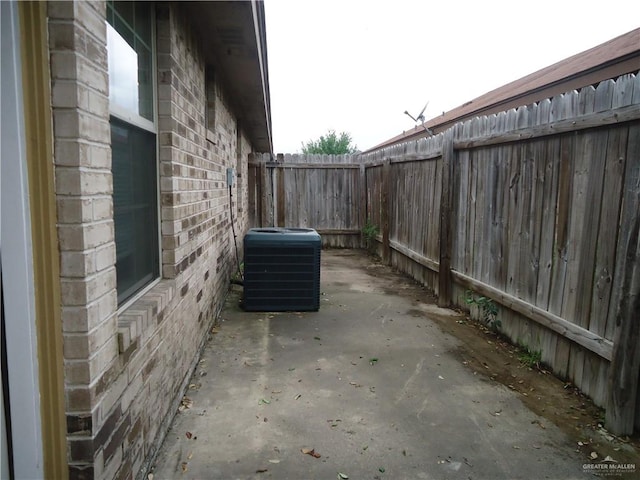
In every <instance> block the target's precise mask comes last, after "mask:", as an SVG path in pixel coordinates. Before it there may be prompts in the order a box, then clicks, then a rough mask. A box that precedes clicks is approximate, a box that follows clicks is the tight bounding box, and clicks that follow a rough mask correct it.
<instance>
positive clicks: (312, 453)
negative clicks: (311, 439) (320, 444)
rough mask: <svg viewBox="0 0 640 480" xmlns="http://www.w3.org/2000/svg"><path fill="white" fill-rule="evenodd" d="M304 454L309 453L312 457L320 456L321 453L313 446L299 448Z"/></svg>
mask: <svg viewBox="0 0 640 480" xmlns="http://www.w3.org/2000/svg"><path fill="white" fill-rule="evenodd" d="M300 451H301V452H302V453H304V454H305V455H311V456H312V457H313V458H320V457H321V455H320V454H319V453H318V452H316V451H315V450H314V449H313V448H303V449H301V450H300Z"/></svg>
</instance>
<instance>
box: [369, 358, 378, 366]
mask: <svg viewBox="0 0 640 480" xmlns="http://www.w3.org/2000/svg"><path fill="white" fill-rule="evenodd" d="M376 363H378V359H377V358H375V357H374V358H370V359H369V365H374V364H376Z"/></svg>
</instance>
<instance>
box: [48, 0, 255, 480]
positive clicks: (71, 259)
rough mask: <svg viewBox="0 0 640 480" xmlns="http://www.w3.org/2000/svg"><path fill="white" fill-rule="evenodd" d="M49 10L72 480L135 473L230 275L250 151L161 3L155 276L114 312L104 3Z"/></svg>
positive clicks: (178, 393)
mask: <svg viewBox="0 0 640 480" xmlns="http://www.w3.org/2000/svg"><path fill="white" fill-rule="evenodd" d="M48 12H49V17H50V18H49V35H50V53H51V71H52V79H51V83H52V92H53V93H52V96H53V99H52V102H53V115H54V119H53V121H54V139H55V145H54V156H55V159H54V161H55V172H56V194H57V205H58V235H59V241H60V250H61V251H60V264H61V275H62V277H61V287H62V317H63V325H64V357H65V391H66V414H67V429H68V431H67V439H68V447H69V448H68V456H69V458H68V461H69V472H70V478H72V479H81V478H105V479H107V478H134V477H136V476H140V475H143V474H144V472H145V471H146V468H147V467H148V461H149V460H150V459H151V458H152V457H153V455H154V454H155V451H156V449H157V448H158V447H159V442H161V440H162V439H163V436H164V434H165V432H166V428H167V426H168V423H169V422H170V420H171V418H172V416H173V414H174V412H175V410H176V408H177V406H178V404H179V402H180V399H181V398H182V395H183V392H184V389H185V387H186V385H187V382H188V379H189V376H190V374H191V372H192V371H193V368H194V367H195V362H196V361H197V358H198V355H199V351H200V348H201V347H202V345H203V344H204V341H205V340H206V338H207V334H208V331H209V329H210V327H211V325H212V323H213V322H214V320H215V317H216V315H217V313H218V312H219V309H220V308H221V305H222V302H223V300H224V295H225V294H226V291H227V288H228V285H229V280H230V275H231V274H232V273H233V271H234V270H235V252H234V251H233V248H234V247H233V245H234V244H233V236H232V233H231V225H230V210H229V191H228V189H227V186H226V169H227V167H233V168H236V169H237V185H236V187H235V188H234V189H233V190H232V191H233V195H234V198H233V212H234V217H235V220H236V232H237V234H238V246H239V248H242V245H241V238H242V235H243V234H244V232H245V230H246V228H247V222H248V213H247V210H246V206H247V204H248V202H247V156H248V153H249V152H250V151H251V144H250V142H249V140H248V138H247V136H246V135H245V134H244V133H243V132H242V130H239V128H238V124H237V121H236V119H235V116H234V114H233V113H232V109H231V108H230V107H229V105H230V102H229V98H227V96H226V95H225V92H224V89H223V88H222V87H221V86H220V85H219V84H218V83H217V82H215V79H214V84H215V88H213V89H209V88H207V74H206V69H205V62H204V55H203V44H202V42H201V41H200V40H199V39H198V38H197V36H196V34H195V32H192V31H191V29H190V26H189V21H188V18H186V17H185V16H184V15H183V13H182V11H181V9H180V5H179V4H176V3H158V4H157V8H156V18H157V32H156V37H157V70H158V71H157V98H158V104H157V105H158V134H157V142H158V152H159V153H158V155H159V158H158V165H159V172H160V185H159V189H160V209H161V214H160V220H161V239H162V240H161V244H162V258H161V261H162V275H161V276H162V278H161V279H160V280H159V281H158V282H157V283H155V284H154V285H153V286H152V287H151V288H150V289H149V290H148V291H146V292H145V293H144V294H143V295H142V296H141V297H139V298H138V299H136V300H135V301H134V302H133V303H131V304H130V305H129V306H127V307H126V309H124V310H122V309H121V310H120V311H119V310H118V305H117V295H116V289H115V288H116V273H115V243H114V224H113V202H112V176H111V150H110V129H109V104H108V71H107V53H106V27H105V12H106V8H105V4H104V3H103V2H50V3H49V7H48ZM211 91H213V92H214V94H215V99H214V100H215V108H214V109H213V110H210V112H213V114H214V115H215V118H214V119H213V121H212V122H208V120H207V117H208V114H207V113H205V110H206V109H207V105H208V99H207V97H208V96H209V97H211V93H210V92H211ZM209 100H213V99H212V98H209Z"/></svg>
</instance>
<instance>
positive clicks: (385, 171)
mask: <svg viewBox="0 0 640 480" xmlns="http://www.w3.org/2000/svg"><path fill="white" fill-rule="evenodd" d="M390 197H391V160H390V159H388V158H387V159H385V161H384V164H383V165H382V202H381V203H382V205H381V206H382V212H380V213H381V214H382V219H381V220H382V261H383V262H384V263H386V264H387V265H390V264H391V244H390V243H389V231H390V230H391V222H390V220H391V198H390Z"/></svg>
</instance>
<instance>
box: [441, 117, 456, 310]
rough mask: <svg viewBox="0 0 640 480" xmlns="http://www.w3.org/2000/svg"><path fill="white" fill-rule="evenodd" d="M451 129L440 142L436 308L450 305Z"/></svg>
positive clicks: (451, 219) (451, 237)
mask: <svg viewBox="0 0 640 480" xmlns="http://www.w3.org/2000/svg"><path fill="white" fill-rule="evenodd" d="M453 130H454V129H453V128H450V129H448V130H446V131H445V132H444V138H443V142H442V192H441V196H440V239H439V250H440V259H439V268H438V306H439V307H448V306H449V305H451V291H452V283H451V282H452V278H451V242H452V240H453V232H452V229H453V220H454V219H453V216H452V212H453V210H452V204H453V191H452V188H451V184H452V181H453V169H454V165H455V151H454V149H453Z"/></svg>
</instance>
